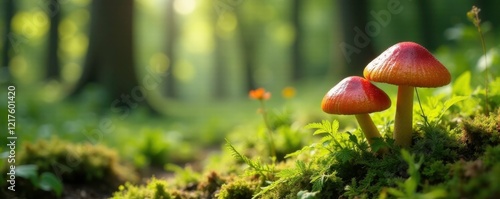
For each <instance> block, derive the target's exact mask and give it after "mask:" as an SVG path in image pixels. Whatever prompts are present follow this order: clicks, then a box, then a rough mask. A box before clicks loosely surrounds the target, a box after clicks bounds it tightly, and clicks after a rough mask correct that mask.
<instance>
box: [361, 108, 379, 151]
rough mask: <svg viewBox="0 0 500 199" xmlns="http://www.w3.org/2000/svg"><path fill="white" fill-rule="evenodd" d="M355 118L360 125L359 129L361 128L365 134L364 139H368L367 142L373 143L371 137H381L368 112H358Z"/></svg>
mask: <svg viewBox="0 0 500 199" xmlns="http://www.w3.org/2000/svg"><path fill="white" fill-rule="evenodd" d="M355 116H356V120H358V124H359V126H360V127H361V130H363V133H364V134H365V137H366V140H367V141H368V144H370V145H371V144H372V143H373V138H381V137H382V136H381V135H380V133H379V132H378V129H377V127H376V126H375V124H374V123H373V120H372V118H371V117H370V115H368V114H358V115H355Z"/></svg>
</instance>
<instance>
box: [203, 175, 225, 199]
mask: <svg viewBox="0 0 500 199" xmlns="http://www.w3.org/2000/svg"><path fill="white" fill-rule="evenodd" d="M226 181H227V179H225V178H223V177H221V176H220V175H219V174H218V173H217V172H214V171H212V172H210V173H209V174H208V175H207V176H206V177H205V181H202V182H200V183H199V184H198V187H197V189H198V190H199V191H200V192H201V193H202V195H203V197H204V198H214V197H215V193H216V192H217V191H218V190H219V189H220V187H221V186H222V185H223V184H224V183H226Z"/></svg>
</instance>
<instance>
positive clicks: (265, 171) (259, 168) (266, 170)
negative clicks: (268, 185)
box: [226, 140, 275, 179]
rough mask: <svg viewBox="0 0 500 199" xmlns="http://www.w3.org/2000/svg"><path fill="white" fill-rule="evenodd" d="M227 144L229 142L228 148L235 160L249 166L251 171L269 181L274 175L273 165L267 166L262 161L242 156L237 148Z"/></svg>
mask: <svg viewBox="0 0 500 199" xmlns="http://www.w3.org/2000/svg"><path fill="white" fill-rule="evenodd" d="M226 142H227V147H228V149H229V150H230V151H231V153H232V155H233V156H234V157H235V158H237V159H239V160H241V161H243V162H244V163H245V164H247V165H248V166H249V167H250V168H251V169H253V170H254V171H255V172H257V173H258V174H260V175H261V177H263V178H265V179H267V178H269V177H270V176H271V175H272V174H274V171H275V170H274V166H273V164H271V165H267V164H263V163H262V162H260V160H251V159H249V158H248V157H246V156H244V155H242V154H241V153H240V152H238V150H236V148H234V146H233V145H232V144H231V143H230V142H229V141H228V140H226Z"/></svg>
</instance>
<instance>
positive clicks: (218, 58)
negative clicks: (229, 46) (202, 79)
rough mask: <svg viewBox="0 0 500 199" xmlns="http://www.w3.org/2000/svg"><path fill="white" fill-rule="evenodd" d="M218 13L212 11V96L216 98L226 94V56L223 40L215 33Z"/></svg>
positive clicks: (223, 96)
mask: <svg viewBox="0 0 500 199" xmlns="http://www.w3.org/2000/svg"><path fill="white" fill-rule="evenodd" d="M219 17H221V16H219V14H218V13H217V12H214V16H213V22H214V24H213V25H214V30H215V31H214V40H215V42H214V45H215V46H214V50H215V52H214V59H213V60H214V63H213V64H214V90H213V91H214V92H213V93H214V97H215V98H216V99H222V98H225V97H226V96H227V87H228V86H227V71H226V70H227V68H226V56H224V47H223V45H224V40H223V39H222V38H220V36H219V35H218V34H217V31H218V27H217V22H218V20H219ZM222 20H223V19H222Z"/></svg>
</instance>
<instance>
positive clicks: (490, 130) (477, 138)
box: [461, 109, 500, 155]
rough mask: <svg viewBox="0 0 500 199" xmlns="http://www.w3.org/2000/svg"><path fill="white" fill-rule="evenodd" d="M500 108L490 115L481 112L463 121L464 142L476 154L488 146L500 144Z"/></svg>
mask: <svg viewBox="0 0 500 199" xmlns="http://www.w3.org/2000/svg"><path fill="white" fill-rule="evenodd" d="M499 122H500V109H499V110H498V111H497V112H492V113H491V114H490V115H489V116H487V115H484V114H479V115H476V116H474V117H473V118H469V119H465V120H464V121H463V122H462V125H461V127H462V132H463V134H462V138H461V140H462V142H464V143H465V144H466V146H467V148H468V149H469V150H470V151H471V152H472V153H474V154H475V155H477V154H479V153H482V152H483V151H484V150H485V148H486V147H487V146H495V145H498V144H500V133H499V131H500V123H499Z"/></svg>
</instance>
